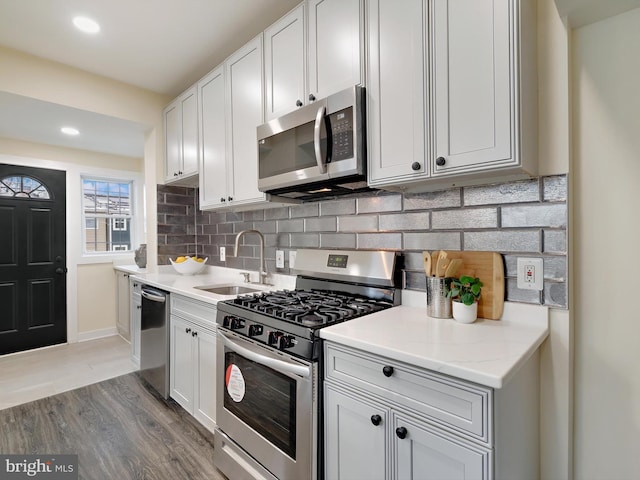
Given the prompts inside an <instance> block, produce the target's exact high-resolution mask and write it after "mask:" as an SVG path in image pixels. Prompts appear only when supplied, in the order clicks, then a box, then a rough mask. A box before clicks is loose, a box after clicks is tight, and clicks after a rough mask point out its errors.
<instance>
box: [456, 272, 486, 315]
mask: <svg viewBox="0 0 640 480" xmlns="http://www.w3.org/2000/svg"><path fill="white" fill-rule="evenodd" d="M482 287H483V283H482V282H481V281H480V279H479V278H478V277H470V276H468V275H461V276H460V278H454V279H453V280H451V289H450V290H449V293H448V297H449V298H451V300H453V302H452V304H451V306H452V311H453V318H454V319H455V320H456V321H458V322H460V323H473V322H475V321H476V319H477V318H478V300H479V299H480V294H481V293H482Z"/></svg>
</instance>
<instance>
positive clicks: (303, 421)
mask: <svg viewBox="0 0 640 480" xmlns="http://www.w3.org/2000/svg"><path fill="white" fill-rule="evenodd" d="M316 381H317V364H315V363H308V362H304V361H303V360H300V359H297V358H294V357H291V356H289V355H286V354H283V353H282V352H279V351H277V350H274V349H271V348H268V347H264V346H262V345H259V344H257V343H254V342H252V341H250V340H247V339H245V338H243V337H240V336H238V335H235V334H234V333H232V332H230V331H229V330H226V329H224V328H221V327H218V340H217V366H216V382H217V387H218V388H217V404H216V419H217V426H218V428H219V429H220V430H222V431H223V432H224V434H225V435H226V436H227V437H229V438H230V439H231V440H232V442H233V443H235V444H236V445H237V446H239V447H240V448H241V449H242V450H243V451H244V452H245V453H247V454H248V455H249V456H250V457H252V458H253V459H254V460H256V461H257V462H258V463H259V464H260V465H262V466H263V467H264V468H266V469H267V470H268V471H270V472H271V473H272V474H273V475H275V476H276V477H277V478H279V479H280V480H287V479H296V480H297V479H301V478H310V479H312V478H316V475H317V473H316V469H317V458H316V456H317V453H316V448H315V439H316V438H317V403H318V402H317V398H315V393H316V392H317V385H316V384H315V383H316ZM239 453H242V452H239ZM239 456H240V455H238V457H239ZM222 470H223V471H224V469H222ZM247 473H248V475H247V476H249V474H250V472H247Z"/></svg>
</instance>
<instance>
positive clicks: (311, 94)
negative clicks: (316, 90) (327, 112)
mask: <svg viewBox="0 0 640 480" xmlns="http://www.w3.org/2000/svg"><path fill="white" fill-rule="evenodd" d="M315 100H316V96H315V95H314V94H313V93H310V94H309V101H311V102H315Z"/></svg>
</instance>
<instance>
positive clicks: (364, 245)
mask: <svg viewBox="0 0 640 480" xmlns="http://www.w3.org/2000/svg"><path fill="white" fill-rule="evenodd" d="M357 245H358V247H357V248H361V249H363V250H402V234H401V233H359V234H358V239H357Z"/></svg>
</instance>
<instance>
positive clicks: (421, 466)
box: [392, 412, 492, 480]
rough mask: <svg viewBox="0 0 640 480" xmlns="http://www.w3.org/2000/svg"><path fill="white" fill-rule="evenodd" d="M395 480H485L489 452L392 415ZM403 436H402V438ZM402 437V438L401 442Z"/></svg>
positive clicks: (416, 422)
mask: <svg viewBox="0 0 640 480" xmlns="http://www.w3.org/2000/svg"><path fill="white" fill-rule="evenodd" d="M392 416H393V420H392V422H393V425H392V428H393V438H394V451H395V455H394V457H395V464H394V470H395V471H394V478H397V479H399V480H417V479H435V478H437V479H439V480H469V479H475V480H486V479H489V478H491V471H492V456H491V452H490V451H489V450H484V449H482V448H480V447H476V446H474V445H472V444H471V443H469V444H466V443H465V442H464V441H462V440H459V439H456V438H455V437H453V436H449V435H448V434H446V433H444V432H440V431H438V430H436V429H435V428H434V427H430V426H428V425H426V424H423V423H422V422H419V421H417V420H414V419H412V418H410V417H406V416H403V415H402V414H399V413H395V412H394V413H393V414H392ZM402 434H404V435H402ZM400 436H403V437H404V438H400Z"/></svg>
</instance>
